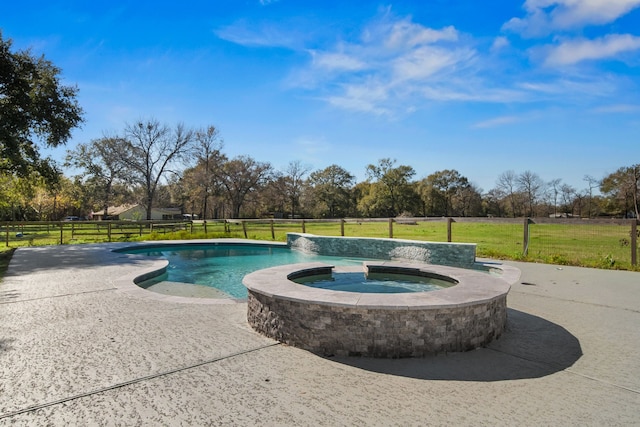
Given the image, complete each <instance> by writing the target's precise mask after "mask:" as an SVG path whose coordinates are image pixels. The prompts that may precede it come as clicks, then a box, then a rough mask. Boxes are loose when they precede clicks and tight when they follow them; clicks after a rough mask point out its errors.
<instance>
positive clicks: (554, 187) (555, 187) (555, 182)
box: [547, 178, 562, 218]
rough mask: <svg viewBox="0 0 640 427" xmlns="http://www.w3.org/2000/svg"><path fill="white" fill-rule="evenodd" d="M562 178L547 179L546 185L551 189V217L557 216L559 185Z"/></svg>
mask: <svg viewBox="0 0 640 427" xmlns="http://www.w3.org/2000/svg"><path fill="white" fill-rule="evenodd" d="M561 182H562V180H561V179H560V178H556V179H552V180H551V181H549V184H547V186H548V187H549V189H550V191H551V195H552V196H553V217H554V218H556V217H557V216H558V194H560V187H561V184H560V183H561Z"/></svg>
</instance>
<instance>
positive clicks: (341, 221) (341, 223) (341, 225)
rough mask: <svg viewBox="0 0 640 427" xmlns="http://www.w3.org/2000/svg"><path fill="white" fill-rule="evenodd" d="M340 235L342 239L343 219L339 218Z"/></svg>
mask: <svg viewBox="0 0 640 427" xmlns="http://www.w3.org/2000/svg"><path fill="white" fill-rule="evenodd" d="M340 235H341V236H342V237H344V218H340Z"/></svg>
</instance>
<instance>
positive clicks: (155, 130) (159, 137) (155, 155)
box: [120, 119, 194, 220]
mask: <svg viewBox="0 0 640 427" xmlns="http://www.w3.org/2000/svg"><path fill="white" fill-rule="evenodd" d="M193 140H194V132H193V131H192V130H189V129H186V128H185V126H184V125H183V124H178V125H177V126H176V127H175V128H174V129H171V128H170V127H169V126H167V125H164V124H160V122H158V121H157V120H155V119H150V120H147V121H142V120H140V121H138V122H136V123H130V124H127V125H126V126H125V129H124V138H123V141H124V143H123V144H122V146H121V152H120V155H121V159H122V161H123V162H124V164H126V165H127V167H128V168H129V171H130V172H131V174H132V178H133V179H134V180H136V181H137V182H138V183H139V184H141V185H142V187H143V190H144V205H145V208H146V210H147V219H148V220H149V219H151V210H152V206H153V201H154V196H155V193H156V190H157V188H158V184H159V183H160V181H161V180H162V179H163V178H165V175H166V174H167V173H169V172H175V173H177V171H176V170H174V169H172V168H173V167H175V166H178V164H179V162H180V161H181V160H184V159H185V158H186V157H187V155H188V154H190V153H191V152H192V148H193V146H192V143H193Z"/></svg>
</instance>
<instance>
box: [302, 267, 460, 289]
mask: <svg viewBox="0 0 640 427" xmlns="http://www.w3.org/2000/svg"><path fill="white" fill-rule="evenodd" d="M294 282H296V283H299V284H302V285H306V286H311V287H314V288H320V289H329V290H332V291H346V292H363V293H382V294H397V293H408V292H429V291H437V290H439V289H444V288H448V287H450V286H452V283H451V282H448V281H445V280H441V279H435V278H431V277H422V276H415V275H410V274H392V273H369V274H368V275H366V274H365V273H364V272H342V273H336V272H334V273H332V274H327V275H314V276H306V277H300V278H297V279H295V280H294Z"/></svg>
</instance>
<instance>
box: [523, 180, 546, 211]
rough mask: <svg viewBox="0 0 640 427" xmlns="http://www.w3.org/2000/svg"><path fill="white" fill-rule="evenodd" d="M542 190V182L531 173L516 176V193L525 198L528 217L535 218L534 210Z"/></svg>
mask: <svg viewBox="0 0 640 427" xmlns="http://www.w3.org/2000/svg"><path fill="white" fill-rule="evenodd" d="M543 190H544V181H543V180H542V178H540V176H538V174H536V173H534V172H531V171H524V172H522V173H521V174H520V175H518V191H520V192H522V193H523V194H524V195H525V196H526V199H527V205H528V214H527V215H528V216H535V209H534V208H535V205H536V203H537V201H538V199H539V198H540V195H541V194H542V191H543Z"/></svg>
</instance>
